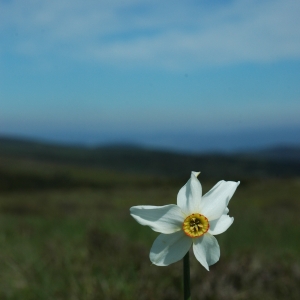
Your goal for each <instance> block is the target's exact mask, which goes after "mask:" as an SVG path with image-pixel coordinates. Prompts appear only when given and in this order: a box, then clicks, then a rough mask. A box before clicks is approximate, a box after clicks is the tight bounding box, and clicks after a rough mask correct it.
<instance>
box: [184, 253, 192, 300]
mask: <svg viewBox="0 0 300 300" xmlns="http://www.w3.org/2000/svg"><path fill="white" fill-rule="evenodd" d="M183 294H184V298H183V299H184V300H191V284H190V256H189V251H188V252H187V254H186V255H185V256H184V257H183Z"/></svg>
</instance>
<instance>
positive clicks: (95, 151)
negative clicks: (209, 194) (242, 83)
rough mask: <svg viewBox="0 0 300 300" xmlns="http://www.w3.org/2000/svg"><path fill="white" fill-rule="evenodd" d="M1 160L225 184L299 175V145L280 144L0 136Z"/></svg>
mask: <svg viewBox="0 0 300 300" xmlns="http://www.w3.org/2000/svg"><path fill="white" fill-rule="evenodd" d="M0 158H1V159H2V160H3V159H5V158H9V159H26V160H32V161H37V162H47V163H50V164H51V163H52V164H67V165H78V166H86V167H92V168H101V169H105V170H114V171H121V172H125V173H126V172H127V173H128V174H129V173H130V174H151V175H159V176H161V175H163V176H169V177H182V176H184V177H187V176H188V174H189V172H190V171H192V170H195V171H198V170H199V171H201V172H202V173H203V175H204V174H205V178H210V179H225V180H240V179H243V178H268V177H272V178H273V177H292V176H300V147H283V146H282V147H275V148H269V149H263V150H261V151H255V152H250V153H237V154H222V153H219V154H218V153H206V154H184V153H175V152H168V151H160V150H155V149H146V148H142V147H138V146H135V145H123V144H121V145H107V146H104V147H93V148H91V147H84V146H69V145H68V146H66V145H57V144H50V143H43V142H38V141H34V140H24V139H23V140H22V139H14V138H8V137H2V138H0Z"/></svg>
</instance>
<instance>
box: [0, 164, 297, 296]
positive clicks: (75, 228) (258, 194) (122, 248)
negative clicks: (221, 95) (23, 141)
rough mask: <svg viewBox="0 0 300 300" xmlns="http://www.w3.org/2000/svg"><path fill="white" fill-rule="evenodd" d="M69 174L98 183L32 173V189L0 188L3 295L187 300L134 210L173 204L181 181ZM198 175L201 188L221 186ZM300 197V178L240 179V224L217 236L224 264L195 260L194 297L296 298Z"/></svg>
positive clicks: (178, 274)
mask: <svg viewBox="0 0 300 300" xmlns="http://www.w3.org/2000/svg"><path fill="white" fill-rule="evenodd" d="M16 165H17V164H16ZM14 168H17V167H16V166H14ZM14 168H10V171H11V173H10V175H11V174H14V172H15V171H14V170H15V169H14ZM26 168H28V170H30V172H31V173H30V172H29V173H30V174H32V172H35V171H34V170H35V166H33V167H31V168H30V167H28V165H26V166H23V169H24V170H26ZM42 169H43V170H44V171H43V175H41V177H43V176H44V177H45V176H48V175H47V174H52V173H51V172H52V171H51V168H44V166H43V168H42ZM2 170H4V171H5V170H7V169H5V168H4V163H3V162H2ZM4 171H3V172H4ZM65 171H66V172H67V173H68V174H69V173H70V172H71V173H72V172H73V173H74V174H75V175H74V176H73V177H74V178H76V179H77V180H81V181H82V182H91V181H92V182H94V181H96V182H97V184H96V185H95V187H93V185H84V184H81V185H80V186H78V187H77V186H76V182H77V183H78V181H76V182H75V183H74V184H72V185H69V186H68V185H65V186H64V187H60V186H59V184H57V185H52V186H50V187H47V186H45V187H44V188H41V189H38V188H34V185H32V186H30V182H31V181H32V180H34V179H32V178H33V177H30V176H29V177H28V178H29V179H28V184H29V186H30V188H28V189H26V185H25V186H24V184H21V185H19V187H20V188H15V189H14V188H9V189H7V188H4V189H3V190H1V191H0V214H1V215H0V249H1V250H0V299H20V300H33V299H34V300H36V299H37V300H43V299H47V300H48V299H55V300H60V299H66V300H77V299H78V300H79V299H82V300H93V299H112V300H113V299H122V300H129V299H130V300H132V299H141V300H148V299H149V300H150V299H163V300H171V299H172V300H173V299H174V300H176V299H182V283H181V282H182V263H181V262H178V263H175V264H173V265H170V266H168V267H157V266H154V265H151V262H150V260H149V258H148V255H149V250H150V247H151V245H152V243H153V241H154V239H155V237H156V236H157V235H158V234H157V233H155V232H153V231H152V230H151V229H150V228H148V227H144V226H141V225H139V224H138V223H137V222H135V221H134V220H133V219H132V218H131V217H130V215H129V208H130V207H131V206H133V205H142V204H149V205H165V204H171V203H176V196H177V192H178V191H179V189H180V188H181V186H182V185H184V184H185V181H182V182H179V181H178V180H174V181H172V180H171V179H170V180H167V179H161V182H160V179H155V178H153V177H146V176H144V177H141V176H134V175H131V176H127V175H126V176H125V175H124V174H118V173H107V172H105V171H101V172H98V171H95V170H89V169H85V170H78V169H76V172H75V171H74V169H72V168H71V169H65ZM5 172H6V171H5ZM24 172H25V171H24ZM53 172H54V171H53ZM19 173H20V172H19ZM19 173H18V174H19ZM73 173H72V174H73ZM24 174H25V175H24ZM24 174H23V175H24V176H25V177H24V178H26V174H27V173H26V172H25V173H24ZM34 174H39V173H34ZM45 174H46V175H45ZM49 176H50V175H49ZM44 177H43V178H44ZM11 178H17V179H16V180H19V179H18V178H19V177H11ZM22 178H23V177H22ZM34 178H35V179H36V178H37V177H34ZM51 178H52V177H51ZM59 178H61V177H59ZM188 178H189V174H187V177H186V181H187V180H188ZM199 179H200V180H201V182H204V183H203V187H204V192H206V191H208V190H209V189H210V188H211V187H212V186H213V185H214V183H215V182H207V181H205V174H201V175H200V177H199ZM224 179H225V180H226V179H227V178H224ZM25 182H26V181H25ZM13 184H16V182H14V183H13ZM101 184H102V185H101ZM0 186H1V185H0ZM6 187H7V185H6ZM299 195H300V179H297V178H295V179H280V180H279V179H278V180H275V179H274V180H271V179H269V180H248V181H246V182H241V185H240V186H239V187H238V190H237V192H236V193H235V195H234V197H233V199H232V200H231V202H230V205H229V209H230V215H231V216H234V217H235V222H234V223H233V225H232V226H231V227H230V229H229V230H228V231H226V232H225V233H224V234H222V235H219V236H217V239H218V241H219V243H220V247H221V259H220V261H219V262H218V263H217V264H216V265H214V266H212V267H211V271H210V272H207V271H206V270H205V269H204V268H203V267H202V266H201V265H200V264H199V263H198V262H197V261H196V260H195V259H194V257H193V254H191V280H192V299H193V300H196V299H210V300H212V299H266V300H268V299H289V300H292V299H300V289H299V283H300V259H299V257H300V256H299V255H300V227H299V220H300V219H299V213H300V199H299Z"/></svg>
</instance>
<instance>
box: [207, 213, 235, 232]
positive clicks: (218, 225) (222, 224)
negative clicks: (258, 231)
mask: <svg viewBox="0 0 300 300" xmlns="http://www.w3.org/2000/svg"><path fill="white" fill-rule="evenodd" d="M233 220H234V219H233V218H232V217H229V216H228V215H227V214H223V215H222V216H221V217H220V218H219V219H216V220H213V221H210V222H209V230H208V233H210V234H213V235H217V234H221V233H223V232H224V231H226V230H227V229H228V228H229V227H230V225H231V224H232V223H233Z"/></svg>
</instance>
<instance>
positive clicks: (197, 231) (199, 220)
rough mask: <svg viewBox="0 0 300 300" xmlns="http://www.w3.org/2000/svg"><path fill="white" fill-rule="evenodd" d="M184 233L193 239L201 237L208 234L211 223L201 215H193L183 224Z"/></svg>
mask: <svg viewBox="0 0 300 300" xmlns="http://www.w3.org/2000/svg"><path fill="white" fill-rule="evenodd" d="M182 229H183V231H184V233H185V234H186V235H188V236H190V237H192V238H194V237H199V236H201V235H203V234H204V233H206V232H207V230H208V229H209V223H208V220H207V218H206V217H204V216H203V215H200V214H191V215H189V216H188V217H186V218H185V219H184V221H183V224H182Z"/></svg>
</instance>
